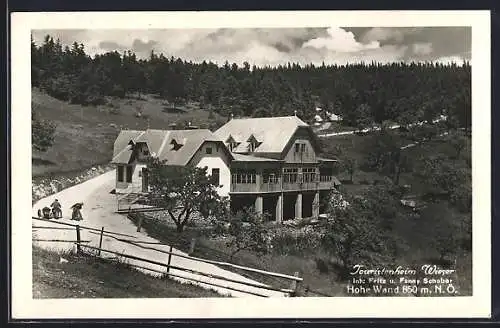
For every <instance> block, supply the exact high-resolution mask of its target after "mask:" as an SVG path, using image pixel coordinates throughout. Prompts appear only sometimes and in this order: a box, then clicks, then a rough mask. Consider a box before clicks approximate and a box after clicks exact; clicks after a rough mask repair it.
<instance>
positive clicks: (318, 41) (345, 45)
mask: <svg viewBox="0 0 500 328" xmlns="http://www.w3.org/2000/svg"><path fill="white" fill-rule="evenodd" d="M327 33H328V36H326V37H319V38H314V39H311V40H309V41H307V42H306V43H304V44H303V47H312V48H317V49H321V48H326V49H327V50H331V51H335V52H357V51H362V50H365V49H376V48H379V47H380V43H379V42H377V41H373V42H370V43H369V44H362V43H359V42H358V41H356V38H355V37H354V33H352V32H347V31H346V30H344V29H342V28H339V27H330V28H328V30H327Z"/></svg>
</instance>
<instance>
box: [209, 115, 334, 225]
mask: <svg viewBox="0 0 500 328" xmlns="http://www.w3.org/2000/svg"><path fill="white" fill-rule="evenodd" d="M215 135H216V136H217V137H218V138H219V139H221V140H222V141H224V143H225V144H226V146H227V147H228V148H229V149H230V151H231V153H232V154H233V157H234V160H233V161H232V162H231V186H230V193H229V194H230V197H231V207H232V209H233V210H234V211H237V210H239V209H242V208H244V207H248V206H255V210H256V211H257V212H258V213H266V214H267V215H268V216H269V217H270V219H271V220H276V221H278V222H281V221H283V220H288V219H294V218H302V217H317V216H318V215H319V214H320V213H322V212H324V208H323V204H324V203H325V200H326V198H327V197H328V196H329V194H330V192H331V190H332V189H334V188H335V187H336V186H337V185H339V184H340V182H339V181H338V179H337V178H336V177H335V176H334V165H335V162H336V161H335V160H333V159H325V158H321V157H319V156H318V154H319V152H320V146H319V143H318V140H317V139H316V136H315V134H314V132H313V131H312V129H311V127H310V126H309V125H307V124H306V123H305V122H303V121H302V120H300V119H299V118H298V117H296V116H287V117H270V118H251V119H232V120H231V121H229V122H228V123H226V124H225V125H224V126H222V127H221V128H220V129H219V130H217V131H215Z"/></svg>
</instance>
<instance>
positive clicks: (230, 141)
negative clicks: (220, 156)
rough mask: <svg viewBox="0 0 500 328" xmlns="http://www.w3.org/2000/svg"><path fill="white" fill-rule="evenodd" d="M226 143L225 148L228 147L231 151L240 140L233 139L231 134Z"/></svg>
mask: <svg viewBox="0 0 500 328" xmlns="http://www.w3.org/2000/svg"><path fill="white" fill-rule="evenodd" d="M226 145H227V148H229V150H230V151H231V152H232V151H234V150H235V149H236V147H238V146H239V145H240V142H237V141H236V140H234V138H233V136H232V135H229V137H228V138H227V140H226Z"/></svg>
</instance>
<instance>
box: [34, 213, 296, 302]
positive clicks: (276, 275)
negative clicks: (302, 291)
mask: <svg viewBox="0 0 500 328" xmlns="http://www.w3.org/2000/svg"><path fill="white" fill-rule="evenodd" d="M33 219H36V220H40V221H46V222H50V223H55V224H60V225H65V226H71V227H73V228H64V227H49V226H33V229H40V228H41V229H58V230H73V229H75V230H76V240H63V239H38V238H37V239H33V240H34V241H45V242H68V243H74V244H76V246H77V254H79V253H81V252H82V248H86V249H92V250H96V251H97V256H101V252H105V253H110V254H114V255H117V256H122V257H125V258H129V259H132V260H136V261H142V262H146V263H150V264H155V265H158V266H161V267H165V268H167V272H163V271H159V270H154V269H151V268H147V267H142V266H138V267H139V268H143V269H147V270H150V271H155V272H158V273H162V274H165V275H169V276H172V277H177V278H181V279H187V280H191V281H196V282H199V283H202V284H206V285H212V286H217V287H221V288H224V289H228V290H234V291H239V292H242V293H247V294H251V295H255V296H264V297H266V296H265V295H263V294H260V293H257V292H252V291H245V290H242V289H239V288H236V287H231V286H224V285H221V284H217V283H214V282H206V281H203V280H200V279H196V278H192V277H185V276H182V275H179V274H173V273H171V272H170V270H171V269H173V270H178V271H183V272H189V273H191V274H195V275H198V276H204V277H209V278H212V279H217V280H221V281H226V282H231V283H234V284H238V285H245V286H249V287H254V288H257V289H265V290H271V291H276V292H280V293H284V294H288V295H289V296H297V294H298V293H297V292H298V289H299V285H300V284H301V282H302V281H303V279H302V278H301V277H299V273H298V272H295V275H293V276H292V275H286V274H282V273H277V272H270V271H265V270H260V269H256V268H250V267H245V266H242V265H236V264H233V263H228V262H222V261H214V260H208V259H203V258H198V257H192V256H189V255H184V254H179V253H176V252H173V251H172V246H171V245H166V244H163V243H160V242H149V241H142V240H137V239H125V238H120V237H117V236H124V237H131V238H137V237H136V236H132V235H127V234H123V233H117V232H113V231H106V230H105V229H104V227H102V228H101V229H97V228H92V227H86V226H80V225H77V224H70V223H66V222H58V221H51V220H48V219H43V218H37V217H33ZM81 230H88V231H89V232H90V233H91V234H95V235H99V236H100V239H99V247H94V246H89V245H84V244H88V243H90V241H89V240H82V239H81V237H80V231H81ZM103 237H108V238H113V239H115V240H117V241H119V242H123V243H126V244H130V245H133V246H135V247H138V248H142V249H148V250H152V251H156V252H160V253H163V254H168V263H167V264H165V263H162V262H158V261H154V260H151V259H147V258H142V257H139V256H134V255H130V254H124V253H118V252H116V251H112V250H109V249H104V248H103V247H102V244H103ZM143 244H144V245H148V244H149V245H162V246H170V250H169V251H166V250H162V249H158V248H155V247H148V246H144V245H143ZM194 246H195V240H192V243H191V251H190V252H189V254H191V253H192V252H193V249H194ZM173 256H177V257H180V258H185V259H188V260H191V261H195V262H202V263H208V264H213V265H216V266H222V267H230V268H234V269H240V270H243V271H248V272H255V273H259V274H262V275H266V276H269V277H273V278H282V279H287V280H290V281H291V288H290V289H284V288H278V287H273V286H269V285H266V284H261V283H257V282H250V281H242V280H238V279H232V278H228V277H224V276H220V275H216V274H212V273H206V272H201V271H198V270H193V269H190V268H185V267H180V266H176V265H172V264H171V258H172V257H173ZM130 265H132V264H130ZM132 266H137V265H136V264H134V265H132Z"/></svg>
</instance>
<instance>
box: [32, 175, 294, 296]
mask: <svg viewBox="0 0 500 328" xmlns="http://www.w3.org/2000/svg"><path fill="white" fill-rule="evenodd" d="M114 181H115V171H114V170H113V171H110V172H107V173H105V174H102V175H100V176H97V177H95V178H93V179H91V180H88V181H86V182H84V183H81V184H78V185H76V186H73V187H71V188H68V189H65V190H63V191H61V192H58V193H57V194H55V195H52V196H49V197H46V198H43V199H41V200H40V201H38V202H37V203H35V205H34V206H33V216H37V210H38V209H39V208H40V209H41V208H43V207H44V206H50V204H51V203H52V202H53V201H54V199H58V200H59V202H60V203H61V204H62V206H63V208H62V212H63V218H62V219H60V220H59V221H60V222H67V223H72V224H75V223H76V222H77V221H72V220H70V218H71V209H70V206H71V205H73V204H74V203H77V202H83V203H84V205H83V209H82V216H83V218H84V220H83V221H80V222H79V223H80V225H82V226H86V227H93V228H96V229H101V228H102V227H104V229H105V230H107V231H113V232H118V233H122V234H127V235H131V236H134V237H135V239H137V240H140V241H146V242H158V241H157V240H155V239H153V238H151V237H149V236H147V235H146V233H144V232H137V228H136V226H135V225H134V224H133V223H132V222H131V221H130V220H129V219H128V218H127V217H125V216H124V215H122V214H117V213H115V212H114V211H115V210H116V200H115V195H113V194H111V193H110V192H111V191H112V190H113V188H114ZM33 225H34V226H50V227H57V228H61V227H64V226H63V225H60V224H55V223H51V222H45V221H40V220H33ZM34 236H36V238H38V239H59V240H76V230H75V229H70V230H62V229H57V230H55V229H40V228H39V229H34ZM99 238H100V236H99V233H91V232H90V231H88V230H81V239H82V240H89V241H90V243H88V245H91V246H98V244H99ZM121 238H127V239H134V238H131V237H121ZM36 243H37V245H38V246H40V247H43V248H48V249H54V250H67V249H71V248H74V247H75V246H74V245H73V244H71V243H62V242H36ZM147 246H148V247H154V248H157V249H160V250H163V251H168V250H169V247H168V246H166V245H147ZM102 247H103V248H104V249H108V250H112V251H115V252H119V253H123V254H128V255H133V256H138V257H143V258H148V259H151V260H154V261H158V262H162V263H166V262H167V258H168V255H167V254H164V253H160V252H157V251H154V250H149V249H142V248H139V247H136V246H134V245H130V244H126V243H123V242H120V241H117V240H116V239H113V238H111V237H104V238H103V245H102ZM173 252H174V253H176V254H182V255H186V256H187V254H186V253H184V252H181V251H180V250H177V249H175V248H174V249H173ZM128 262H129V263H131V264H139V265H141V266H145V267H148V268H153V269H155V270H160V271H162V272H166V268H164V267H161V266H158V265H155V264H148V263H145V262H142V261H136V260H128ZM171 265H174V266H179V267H183V268H189V269H191V270H196V271H199V272H203V273H207V274H211V275H218V276H223V277H225V278H230V279H234V280H238V281H244V282H247V283H253V284H258V285H263V284H261V283H259V282H256V281H253V280H251V279H248V278H246V277H243V276H241V275H239V274H236V273H233V272H231V271H227V270H224V269H222V268H220V267H218V266H215V265H213V264H209V263H201V262H197V261H194V260H191V259H189V258H181V257H177V256H173V257H172V261H171ZM144 272H147V273H150V274H152V273H151V271H147V270H144ZM170 272H171V273H173V274H178V275H181V276H183V277H186V278H189V277H191V278H196V279H199V280H201V281H203V282H207V283H216V284H220V285H222V286H224V287H231V288H235V289H239V290H243V291H247V292H251V293H256V294H259V295H263V296H274V297H276V296H277V297H282V296H285V295H284V294H283V293H281V292H275V291H270V290H266V289H262V288H258V287H253V286H244V285H241V284H238V283H234V282H227V281H222V280H220V279H216V278H211V277H206V276H202V275H199V274H195V273H187V272H184V271H180V270H175V269H171V270H170ZM176 279H177V280H179V281H181V282H188V281H187V280H185V279H182V278H176ZM198 285H200V286H202V287H205V288H210V289H214V290H216V291H218V292H219V293H221V294H228V295H231V296H235V297H248V296H255V295H251V294H247V293H243V292H240V291H234V290H230V289H227V288H223V287H215V286H211V285H206V284H203V283H198Z"/></svg>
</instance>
